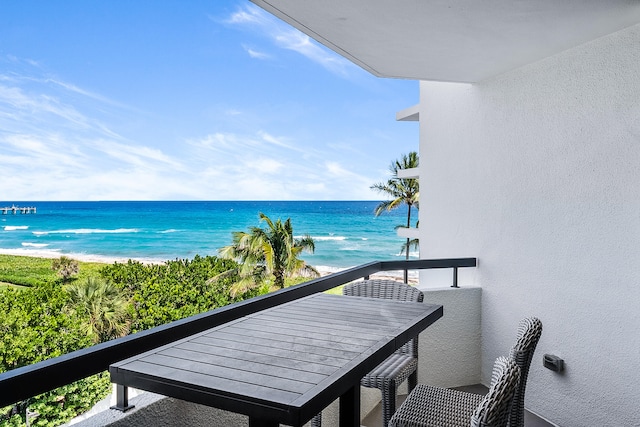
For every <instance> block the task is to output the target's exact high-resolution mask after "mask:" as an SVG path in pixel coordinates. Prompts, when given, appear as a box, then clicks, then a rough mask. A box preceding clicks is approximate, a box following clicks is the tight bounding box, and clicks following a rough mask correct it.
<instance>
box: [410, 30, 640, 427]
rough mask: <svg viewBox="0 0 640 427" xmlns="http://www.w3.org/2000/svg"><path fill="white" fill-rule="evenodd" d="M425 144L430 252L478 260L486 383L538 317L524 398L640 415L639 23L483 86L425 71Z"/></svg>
mask: <svg viewBox="0 0 640 427" xmlns="http://www.w3.org/2000/svg"><path fill="white" fill-rule="evenodd" d="M420 139H421V141H420V183H421V193H422V194H421V196H422V197H421V202H422V203H421V205H422V207H423V209H421V210H420V232H421V236H420V240H421V242H422V247H421V256H422V257H423V258H441V257H463V256H475V257H478V259H479V264H478V268H477V269H475V272H474V273H473V274H472V275H471V278H472V281H473V282H474V283H475V284H477V285H480V286H481V287H482V290H483V291H482V314H481V316H482V379H483V382H484V383H488V382H489V377H490V374H491V365H492V363H493V360H494V359H495V358H496V357H497V356H498V355H500V354H502V353H504V351H505V349H508V348H509V347H510V346H511V344H512V343H513V339H514V336H515V330H516V326H517V323H518V320H519V319H520V318H522V317H524V316H527V315H536V316H538V317H540V319H541V320H542V322H543V324H544V331H543V335H542V339H541V341H540V345H539V346H538V350H537V352H536V355H535V357H534V361H533V366H532V369H531V373H530V376H529V383H528V388H527V399H526V406H527V407H528V408H529V409H531V410H532V411H534V412H536V413H539V414H541V415H542V416H544V417H545V418H548V419H550V420H551V421H553V422H554V423H557V424H558V425H562V426H566V427H571V426H584V425H598V426H623V425H624V426H631V425H640V404H638V402H640V389H639V388H638V387H637V384H638V383H639V382H640V308H639V306H640V25H636V26H633V27H630V28H628V29H626V30H623V31H620V32H617V33H614V34H611V35H609V36H606V37H603V38H601V39H598V40H595V41H593V42H590V43H588V44H585V45H582V46H579V47H577V48H574V49H571V50H568V51H565V52H563V53H561V54H558V55H556V56H553V57H550V58H547V59H545V60H543V61H540V62H537V63H534V64H530V65H528V66H526V67H523V68H520V69H517V70H514V71H511V72H508V73H506V74H503V75H501V76H499V77H496V78H494V79H491V80H488V81H484V82H482V83H479V84H474V85H462V84H446V83H427V82H422V83H421V105H420ZM421 280H424V278H421ZM544 353H552V354H556V355H558V356H560V357H562V358H564V359H565V363H566V371H565V372H564V374H562V375H559V374H557V373H554V372H552V371H550V370H547V369H545V368H543V367H542V362H541V359H542V355H543V354H544Z"/></svg>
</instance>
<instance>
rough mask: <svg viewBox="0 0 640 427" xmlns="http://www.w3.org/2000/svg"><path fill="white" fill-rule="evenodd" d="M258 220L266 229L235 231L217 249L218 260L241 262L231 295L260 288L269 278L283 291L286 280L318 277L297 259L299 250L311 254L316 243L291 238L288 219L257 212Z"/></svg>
mask: <svg viewBox="0 0 640 427" xmlns="http://www.w3.org/2000/svg"><path fill="white" fill-rule="evenodd" d="M260 220H261V221H265V222H266V223H267V226H268V227H267V228H266V229H262V228H260V227H251V228H249V232H244V231H236V232H234V233H233V243H232V244H231V245H229V246H225V247H223V248H221V249H220V250H219V254H220V257H221V258H228V259H234V260H237V261H238V262H239V263H240V269H239V271H238V272H239V274H240V281H239V282H238V283H236V284H234V285H233V286H232V287H231V294H232V295H233V296H235V295H236V294H238V293H241V292H246V291H247V290H249V289H251V288H254V287H256V286H259V285H260V284H261V283H263V282H264V281H265V279H267V277H268V276H269V275H272V276H273V287H275V288H277V289H282V288H284V284H285V283H284V281H285V277H291V276H296V275H306V276H310V277H318V276H319V275H320V274H319V273H318V271H317V270H316V269H315V268H314V267H312V266H310V265H308V264H307V263H306V262H305V261H304V260H301V259H299V258H298V256H299V255H300V254H301V253H302V251H305V250H307V251H309V252H311V253H313V251H314V250H315V243H314V241H313V239H312V238H311V237H310V236H308V235H307V236H305V237H303V238H301V239H294V237H293V227H292V226H291V218H287V220H286V221H285V222H282V221H281V220H280V219H278V220H276V221H275V222H273V221H272V220H271V219H270V218H269V217H268V216H267V215H265V214H263V213H262V212H260ZM214 279H215V278H214Z"/></svg>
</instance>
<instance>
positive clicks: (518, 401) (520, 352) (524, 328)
mask: <svg viewBox="0 0 640 427" xmlns="http://www.w3.org/2000/svg"><path fill="white" fill-rule="evenodd" d="M541 335H542V322H541V321H540V319H538V318H536V317H527V318H525V319H522V320H521V321H520V325H519V326H518V337H517V341H516V344H515V345H514V346H513V347H512V348H511V351H510V352H509V356H510V357H511V358H512V359H513V360H514V361H515V362H516V364H517V365H518V367H520V384H519V385H518V388H517V389H516V394H515V397H514V399H513V406H512V408H511V415H510V417H509V427H523V426H524V392H525V389H526V387H527V377H528V376H529V367H530V366H531V360H532V359H533V352H534V351H535V350H536V346H537V345H538V341H540V336H541Z"/></svg>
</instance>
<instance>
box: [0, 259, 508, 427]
mask: <svg viewBox="0 0 640 427" xmlns="http://www.w3.org/2000/svg"><path fill="white" fill-rule="evenodd" d="M475 266H476V260H475V258H463V259H445V260H417V261H392V262H373V263H370V264H366V265H363V266H360V267H355V268H353V269H350V270H346V271H343V272H340V273H336V274H333V275H330V276H327V277H324V278H320V279H316V280H312V281H309V282H307V283H304V284H301V285H298V286H294V287H291V288H287V289H284V290H281V291H277V292H274V293H271V294H268V295H263V296H260V297H257V298H253V299H251V300H247V301H242V302H240V303H237V304H234V305H230V306H227V307H222V308H219V309H216V310H213V311H211V312H208V313H203V314H200V315H196V316H193V317H191V318H187V319H183V320H181V321H177V322H173V323H171V324H167V325H164V326H161V327H157V328H154V329H151V330H148V331H144V332H140V333H137V334H134V335H130V336H128V337H124V338H121V339H117V340H113V341H110V342H107V343H102V344H99V345H96V346H94V347H91V348H88V349H85V350H80V351H76V352H73V353H70V354H67V355H64V356H61V357H58V358H55V359H50V360H47V361H44V362H40V363H38V364H35V365H32V366H26V367H22V368H18V369H15V370H13V371H9V372H5V373H3V374H1V375H0V391H1V393H0V405H1V406H4V405H8V404H12V403H14V402H16V401H18V400H24V399H26V398H28V397H30V396H34V395H36V394H39V393H42V392H44V391H47V390H50V389H53V388H55V387H58V386H60V385H64V384H68V383H70V382H72V381H75V380H77V379H80V378H83V377H86V376H88V375H91V374H93V373H96V372H101V371H103V370H106V369H107V367H108V366H109V365H110V364H112V363H114V362H117V361H119V360H122V359H125V358H127V357H130V356H132V355H135V354H139V353H142V352H144V351H146V350H149V349H152V348H156V347H159V346H161V345H164V344H166V343H169V342H173V341H176V340H178V339H180V338H182V337H186V336H189V335H192V334H194V333H197V332H199V331H202V330H205V329H208V328H211V327H213V326H217V325H221V324H225V323H227V322H231V321H232V320H234V319H238V318H241V317H243V316H246V315H249V314H252V313H255V312H258V311H261V310H264V309H266V308H269V307H274V306H277V305H280V304H283V303H286V302H290V301H294V300H297V299H299V298H302V297H305V296H308V295H311V294H315V293H317V292H322V291H325V290H328V289H331V288H333V287H335V286H338V285H341V284H344V283H348V282H350V281H353V280H358V279H361V278H367V277H370V276H371V275H375V274H376V273H384V272H388V271H398V270H402V269H405V268H407V269H410V270H414V269H415V270H432V269H439V270H446V269H448V270H450V271H451V270H453V278H454V279H455V282H453V283H452V282H451V278H450V277H451V276H448V277H449V279H448V283H446V284H443V286H442V287H439V288H429V289H424V292H425V303H432V304H441V305H443V306H444V307H445V312H446V314H445V316H444V317H443V318H441V319H439V320H438V321H437V322H436V323H434V324H433V325H432V326H430V327H429V328H428V329H427V330H425V331H424V332H423V333H422V334H421V335H422V336H421V340H420V345H421V353H420V366H419V381H420V382H425V383H430V384H434V385H438V386H446V387H453V386H461V385H468V384H477V383H479V382H480V381H481V378H480V376H481V373H480V361H481V354H480V353H481V341H480V335H481V334H480V309H481V304H480V303H481V288H479V287H475V286H465V287H462V288H455V287H453V286H450V285H451V284H453V285H454V286H457V277H458V273H457V272H458V269H459V268H462V267H475ZM514 328H515V325H514ZM514 335H515V331H514ZM452 337H455V338H454V339H452ZM507 351H508V349H504V351H503V352H504V353H506V352H507ZM400 391H401V392H402V389H401V390H400ZM132 400H133V402H132V403H134V404H135V405H136V406H137V408H136V409H134V410H133V411H131V412H127V413H125V414H122V413H120V412H118V411H113V410H108V411H105V412H102V413H101V414H98V415H96V416H94V417H92V418H89V419H87V420H85V421H83V422H82V424H80V425H87V426H88V425H91V426H93V425H109V424H111V423H113V422H114V421H115V420H117V419H120V418H122V417H124V418H125V419H126V420H127V421H126V423H127V424H128V425H130V424H131V423H133V424H136V425H138V421H132V420H134V419H136V417H144V418H147V417H151V418H150V419H153V417H157V416H160V415H158V410H160V412H162V411H166V410H167V409H168V408H172V409H171V410H170V412H171V413H172V414H173V415H172V416H177V417H180V422H179V424H180V425H185V424H184V423H185V422H186V421H185V420H187V419H191V418H193V419H194V422H193V424H192V425H198V421H196V420H197V419H198V417H200V416H203V415H202V414H206V418H208V419H209V420H211V418H210V417H220V416H221V417H234V416H235V415H232V414H229V413H225V412H221V411H216V410H214V409H211V408H207V407H203V406H200V405H195V404H191V403H187V402H184V401H178V400H176V399H170V398H162V397H159V396H154V395H151V394H150V393H145V394H142V395H141V396H139V397H136V398H134V399H132ZM379 400H380V394H379V392H378V391H377V390H369V389H363V390H362V404H361V415H362V417H363V418H364V417H366V416H367V414H369V413H371V412H372V411H374V410H375V407H376V405H377V404H378V402H379ZM145 402H146V403H145ZM329 403H330V402H325V404H327V405H328V404H329ZM154 408H155V409H154ZM162 413H164V412H162ZM331 413H332V411H331V409H329V410H328V411H327V415H326V416H325V425H332V421H333V420H332V415H331ZM216 414H217V415H216ZM161 416H162V417H163V419H165V420H166V419H168V418H167V417H169V415H167V414H164V415H161ZM141 422H142V421H141ZM149 422H152V421H149ZM333 423H335V422H333ZM226 425H229V424H226ZM232 425H235V423H232Z"/></svg>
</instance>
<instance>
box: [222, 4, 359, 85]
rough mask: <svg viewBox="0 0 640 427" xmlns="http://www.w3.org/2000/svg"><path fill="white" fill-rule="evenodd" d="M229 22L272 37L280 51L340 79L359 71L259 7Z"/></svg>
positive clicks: (240, 11)
mask: <svg viewBox="0 0 640 427" xmlns="http://www.w3.org/2000/svg"><path fill="white" fill-rule="evenodd" d="M225 22H226V23H227V24H231V25H242V26H246V27H250V28H252V29H255V30H256V31H259V32H260V33H261V34H264V35H265V36H266V37H268V38H269V39H270V40H271V41H272V42H273V43H274V44H275V45H276V46H277V47H279V48H281V49H287V50H292V51H294V52H297V53H299V54H300V55H303V56H304V57H306V58H308V59H309V60H311V61H313V62H315V63H317V64H320V65H321V66H323V67H324V68H326V69H327V70H329V71H331V72H332V73H334V74H337V75H339V76H342V77H349V75H350V73H351V72H352V71H353V70H355V69H357V67H356V66H355V65H354V64H352V63H351V62H349V61H348V60H346V59H344V58H343V57H341V56H340V55H338V54H336V53H334V52H332V51H330V50H328V49H326V48H324V47H323V46H321V45H320V44H318V43H317V42H315V41H314V40H312V39H311V38H309V36H307V35H306V34H304V33H302V32H300V31H298V30H297V29H295V28H292V27H291V26H289V25H288V24H286V23H284V22H282V21H280V20H278V19H277V18H275V17H274V16H272V15H270V14H268V13H267V12H265V11H263V10H262V9H260V8H259V7H258V6H254V5H245V6H243V7H241V8H240V9H238V10H237V11H236V12H234V13H233V14H232V15H231V16H230V17H229V19H227V20H226V21H225Z"/></svg>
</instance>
